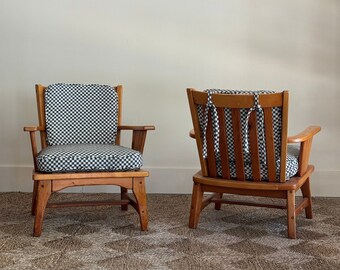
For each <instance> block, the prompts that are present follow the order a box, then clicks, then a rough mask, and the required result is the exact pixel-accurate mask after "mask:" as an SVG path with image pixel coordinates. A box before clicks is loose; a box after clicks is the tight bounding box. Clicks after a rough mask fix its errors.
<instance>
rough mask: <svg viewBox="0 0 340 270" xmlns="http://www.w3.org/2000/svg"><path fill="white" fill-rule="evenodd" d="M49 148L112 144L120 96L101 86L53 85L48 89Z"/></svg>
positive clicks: (46, 108)
mask: <svg viewBox="0 0 340 270" xmlns="http://www.w3.org/2000/svg"><path fill="white" fill-rule="evenodd" d="M45 114H46V133H47V143H48V145H63V144H74V143H99V144H112V143H114V141H115V138H116V134H117V125H118V95H117V93H116V91H115V89H114V88H112V87H111V86H108V85H98V84H64V83H58V84H52V85H49V86H48V87H47V88H46V90H45Z"/></svg>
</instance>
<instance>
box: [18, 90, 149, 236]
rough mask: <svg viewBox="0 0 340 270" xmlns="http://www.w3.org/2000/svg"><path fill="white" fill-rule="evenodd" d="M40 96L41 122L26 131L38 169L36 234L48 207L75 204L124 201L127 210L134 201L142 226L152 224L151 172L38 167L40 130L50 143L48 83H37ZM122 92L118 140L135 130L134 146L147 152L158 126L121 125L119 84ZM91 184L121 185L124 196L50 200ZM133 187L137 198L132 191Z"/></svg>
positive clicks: (35, 177)
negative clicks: (43, 169) (149, 209)
mask: <svg viewBox="0 0 340 270" xmlns="http://www.w3.org/2000/svg"><path fill="white" fill-rule="evenodd" d="M35 89H36V98H37V106H38V117H39V126H28V127H25V128H24V131H27V132H29V134H30V140H31V147H32V155H33V162H34V170H33V174H32V179H33V180H34V187H33V197H32V215H35V222H34V230H33V235H34V236H40V235H41V231H42V225H43V219H44V213H45V209H46V207H51V208H55V207H71V206H75V207H78V206H98V205H121V209H122V210H127V209H128V205H129V204H130V205H131V206H132V207H133V208H134V209H135V210H136V211H137V213H138V214H139V217H140V226H141V230H142V231H145V230H147V228H148V212H147V205H146V192H145V177H148V176H149V172H148V171H145V170H136V171H127V172H78V173H43V172H39V171H38V170H37V163H36V157H37V155H38V146H37V140H36V133H37V132H39V133H40V143H41V149H43V148H45V147H47V141H46V122H45V100H44V93H45V89H46V87H45V86H42V85H39V84H37V85H36V86H35ZM115 89H116V91H117V94H118V131H117V137H116V141H115V143H116V144H117V145H120V138H121V131H123V130H130V131H132V145H131V148H132V149H134V150H137V151H139V152H141V153H143V150H144V144H145V139H146V134H147V131H148V130H154V129H155V127H154V126H125V125H121V114H122V92H123V87H122V86H121V85H118V86H116V87H115ZM91 185H117V186H120V188H121V200H119V201H117V200H116V201H114V200H113V201H91V202H62V203H48V200H49V198H50V195H51V194H52V193H53V192H57V191H60V190H62V189H64V188H67V187H73V186H91ZM128 190H132V193H133V194H134V198H133V197H132V196H131V195H130V194H129V193H128Z"/></svg>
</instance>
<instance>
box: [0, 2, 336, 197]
mask: <svg viewBox="0 0 340 270" xmlns="http://www.w3.org/2000/svg"><path fill="white" fill-rule="evenodd" d="M339 25H340V2H339V1H338V0H326V1H325V0H299V1H295V0H287V1H273V0H258V1H253V0H233V1H226V0H215V1H203V0H186V1H181V0H172V1H164V0H163V1H161V0H148V1H138V0H124V1H116V0H99V1H95V0H73V1H68V0H54V1H45V0H30V1H20V0H1V1H0V38H1V41H0V90H1V100H0V124H1V133H0V177H1V181H0V191H29V190H30V188H31V184H32V183H31V181H30V167H31V166H32V161H31V153H30V146H29V138H28V135H27V134H24V132H22V127H23V126H24V125H29V124H36V123H37V117H36V105H35V95H34V84H35V83H42V84H45V85H47V84H50V83H55V82H75V83H102V84H112V85H116V84H123V85H124V87H125V93H124V102H123V105H124V117H123V120H124V123H126V124H154V125H155V126H156V128H157V130H156V131H155V132H152V133H150V134H149V135H150V136H149V137H148V141H147V145H146V151H145V167H147V168H150V170H151V174H152V176H151V177H150V181H149V186H148V189H149V191H150V192H163V193H168V192H175V193H176V192H178V193H190V192H191V175H192V173H193V172H194V171H195V169H196V168H198V166H199V164H198V158H197V152H196V148H195V144H194V142H193V141H192V140H191V139H189V137H188V130H189V129H191V119H190V115H189V109H188V104H187V99H186V92H185V89H186V88H187V87H195V88H198V89H205V88H211V87H219V88H229V89H274V90H282V89H289V90H290V91H291V95H290V105H291V107H290V133H291V134H293V133H296V132H298V131H300V130H301V129H302V128H304V127H306V126H307V125H309V124H318V125H321V126H322V128H323V130H322V132H321V133H320V134H318V136H317V137H316V138H315V141H314V143H315V144H314V148H313V152H312V157H311V162H312V163H313V164H315V165H316V173H315V175H314V177H313V187H314V194H315V195H320V196H339V194H340V184H339V181H337V180H338V179H339V178H340V166H339V163H340V147H339V146H340V144H339V137H340V125H339V118H340V117H339V116H340V106H339V104H340V76H339V74H340V49H339V48H340V31H339ZM106 190H109V189H105V190H104V191H106ZM84 191H87V189H84Z"/></svg>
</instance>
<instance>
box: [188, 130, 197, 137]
mask: <svg viewBox="0 0 340 270" xmlns="http://www.w3.org/2000/svg"><path fill="white" fill-rule="evenodd" d="M189 136H190V137H191V138H193V139H196V134H195V130H193V129H192V130H190V132H189Z"/></svg>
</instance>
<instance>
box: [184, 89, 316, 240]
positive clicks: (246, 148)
mask: <svg viewBox="0 0 340 270" xmlns="http://www.w3.org/2000/svg"><path fill="white" fill-rule="evenodd" d="M187 94H188V99H189V105H190V110H191V116H192V121H193V126H194V129H193V130H192V131H191V132H190V136H191V137H192V138H195V139H196V144H197V149H198V155H199V159H200V164H201V170H200V171H199V172H197V173H196V174H195V175H194V176H193V181H194V184H193V193H192V203H191V209H190V219H189V227H190V228H196V227H197V226H198V221H199V216H200V214H201V211H202V210H203V209H204V208H205V207H206V206H207V205H209V204H210V203H214V204H215V209H216V210H219V209H221V204H223V203H227V204H243V205H250V206H261V207H262V206H264V207H272V208H273V207H274V208H280V209H287V224H288V237H289V238H296V216H297V215H298V214H300V213H301V212H302V211H303V210H304V209H305V213H306V217H307V218H308V219H311V218H312V201H311V191H310V175H311V174H312V172H313V171H314V166H313V165H310V164H309V156H310V152H311V147H312V140H313V136H314V135H315V134H316V133H318V132H319V131H320V129H321V128H320V127H319V126H310V127H308V128H307V129H305V130H304V131H303V132H301V133H300V134H298V135H296V136H292V137H288V136H287V130H288V96H289V93H288V91H283V92H281V93H274V92H272V91H255V92H250V91H233V90H217V89H215V90H214V89H211V90H206V91H204V92H201V91H196V90H194V89H187ZM288 144H289V146H288V147H287V145H288ZM291 144H295V146H292V145H291ZM296 145H298V147H296ZM299 189H301V191H302V195H303V199H302V201H301V202H300V203H299V204H298V205H295V194H296V192H297V191H298V190H299ZM204 192H212V193H213V194H212V195H209V196H208V197H205V198H204V197H203V194H204ZM224 193H225V194H238V195H246V196H249V195H250V196H261V197H270V198H280V199H285V200H286V204H285V205H278V204H260V203H254V202H246V201H234V200H228V199H226V198H225V199H224V198H222V196H223V194H224Z"/></svg>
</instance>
